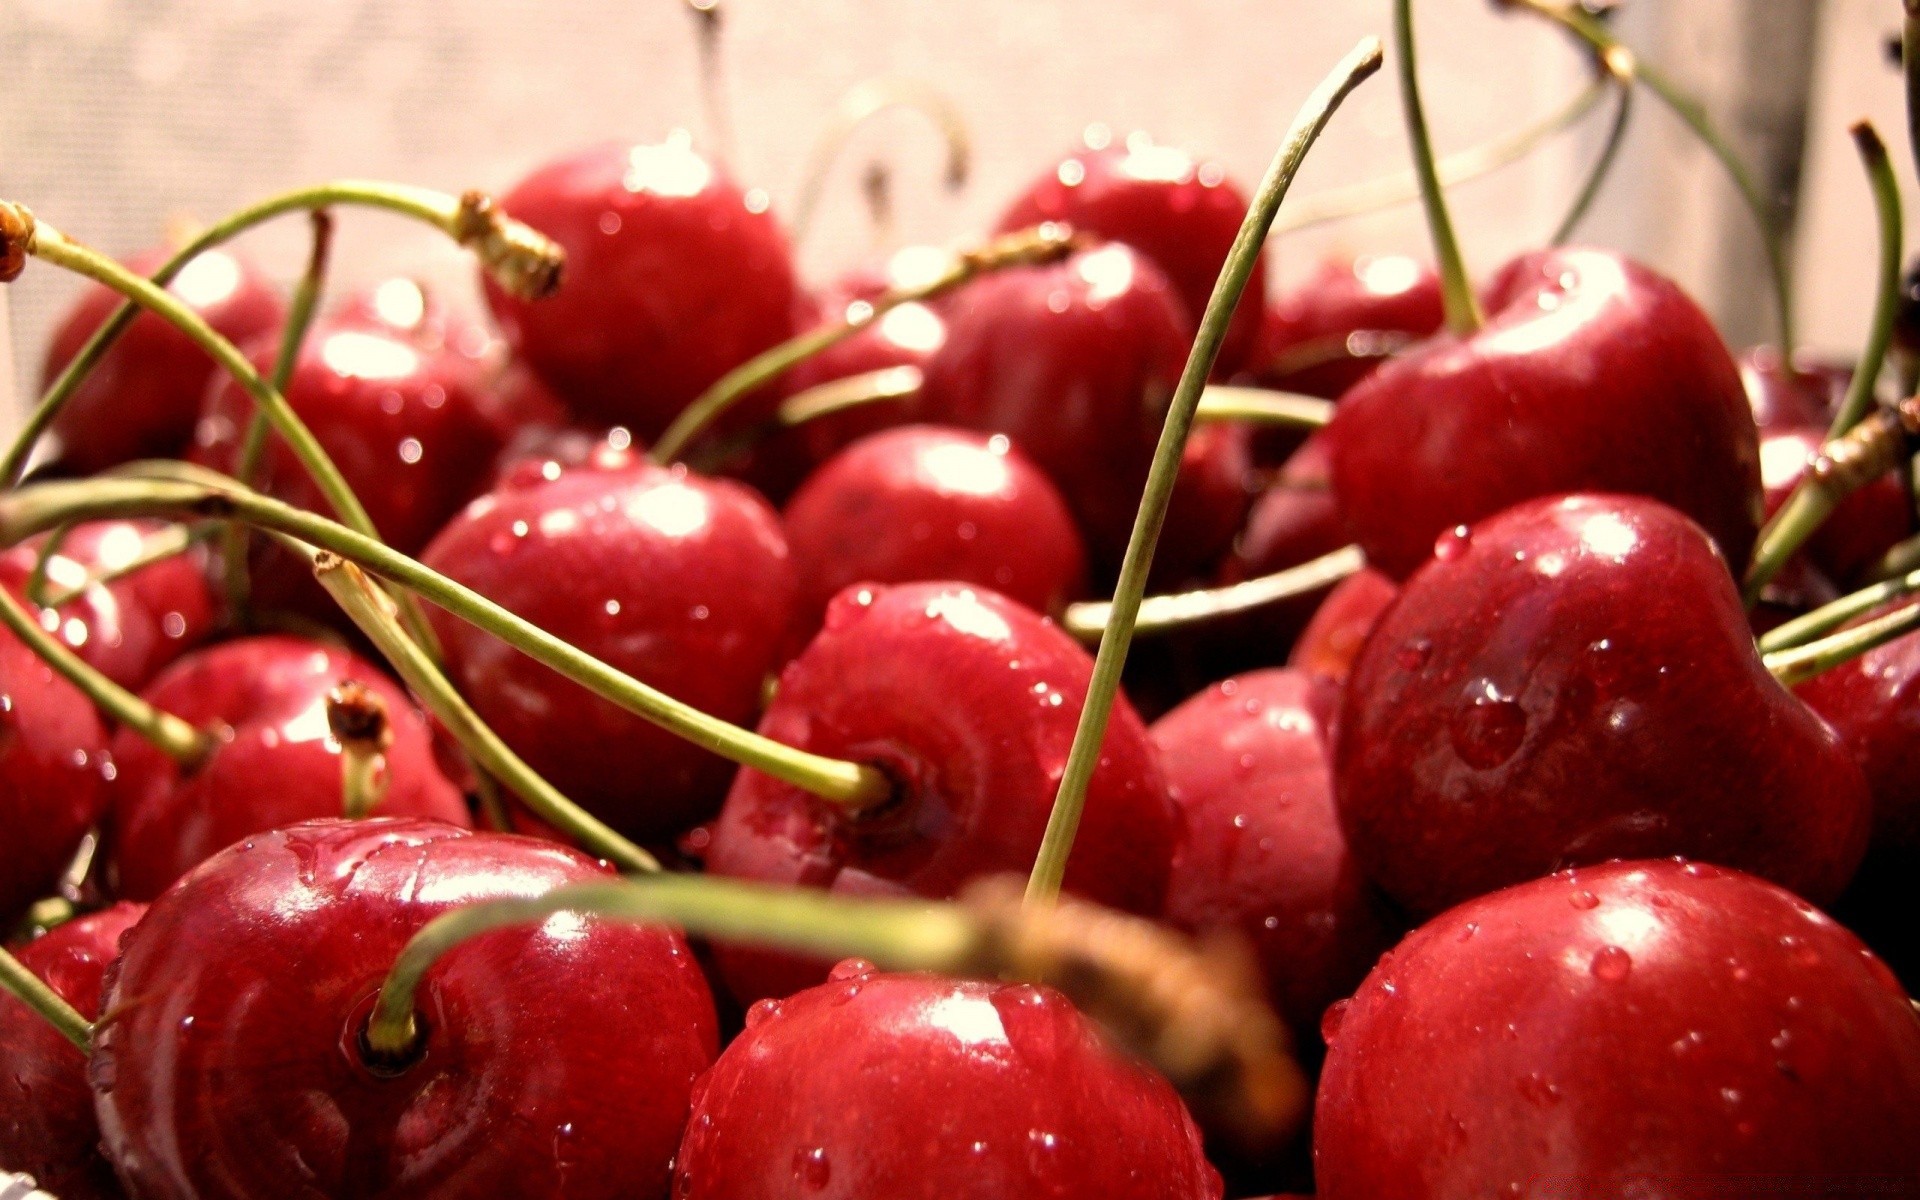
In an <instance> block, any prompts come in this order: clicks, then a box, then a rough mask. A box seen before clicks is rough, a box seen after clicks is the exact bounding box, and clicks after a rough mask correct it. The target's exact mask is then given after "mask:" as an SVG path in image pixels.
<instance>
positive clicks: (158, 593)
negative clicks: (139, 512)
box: [0, 521, 218, 690]
mask: <svg viewBox="0 0 1920 1200" xmlns="http://www.w3.org/2000/svg"><path fill="white" fill-rule="evenodd" d="M168 529H169V527H168V526H165V525H162V524H160V523H159V522H156V521H89V522H86V523H85V524H81V525H76V526H74V527H73V528H72V529H70V530H68V531H67V532H66V534H65V536H63V537H62V538H61V539H60V545H59V548H58V552H57V553H55V554H54V555H53V556H52V557H51V558H49V559H48V560H47V569H46V585H47V590H48V592H49V593H63V592H66V591H68V590H71V589H74V588H79V589H80V591H79V592H78V594H76V595H75V596H74V597H73V599H72V600H70V601H68V602H66V603H65V604H62V605H60V606H59V607H57V608H55V609H43V610H41V612H40V616H41V619H42V620H43V621H46V622H48V624H49V626H50V627H51V626H52V625H53V624H54V623H56V622H57V626H58V627H57V629H55V632H56V633H58V635H59V637H60V639H61V640H62V641H63V642H65V643H66V644H67V645H68V646H69V647H71V648H72V650H73V651H74V653H76V654H78V655H79V656H80V657H81V658H82V659H83V660H85V661H86V662H87V663H88V664H89V665H90V666H92V667H93V668H94V669H95V670H97V671H99V672H100V673H101V674H103V675H105V676H106V677H107V678H109V679H111V680H113V681H114V682H115V683H118V684H120V685H122V686H123V687H128V688H133V689H136V690H137V689H139V688H141V687H144V686H146V683H147V681H148V680H150V679H152V678H153V676H154V674H155V673H156V672H158V671H159V670H160V668H162V667H164V666H166V665H167V664H168V663H170V662H172V661H173V660H174V659H175V658H178V657H179V656H180V655H181V654H183V653H185V652H186V651H188V650H191V649H192V648H193V647H194V646H196V645H198V644H199V643H201V642H203V641H205V640H206V639H207V638H208V637H209V636H211V635H212V633H213V627H214V624H215V622H216V620H217V619H218V612H217V610H216V604H215V601H214V597H213V592H212V590H211V589H210V588H209V587H208V584H207V575H206V565H207V564H206V557H207V556H206V553H205V552H204V551H203V550H202V549H201V548H200V547H198V546H192V547H188V548H187V549H185V550H183V551H181V552H180V553H178V554H172V555H168V556H167V557H165V558H161V559H158V560H156V561H154V562H152V563H150V564H148V565H146V566H143V567H140V568H139V569H138V570H135V571H131V572H129V573H127V574H125V575H122V576H120V577H119V578H116V579H112V580H110V581H108V582H105V583H101V582H94V580H96V579H97V578H98V577H99V576H100V575H101V574H102V573H104V572H110V571H118V570H120V569H121V568H123V567H125V566H127V565H128V564H129V563H132V562H133V561H135V560H136V559H137V558H138V557H139V556H140V555H141V554H142V553H144V552H145V550H146V548H147V545H148V543H149V540H150V539H154V538H158V537H162V536H165V535H166V531H167V530H168ZM46 542H47V539H46V537H37V538H32V539H29V540H28V541H26V542H24V543H22V544H20V545H18V546H15V547H13V548H12V549H11V550H8V551H7V552H6V553H4V554H0V584H4V585H5V586H7V587H9V588H11V589H12V590H13V592H14V593H15V594H16V595H19V596H21V597H22V598H25V597H26V584H27V580H28V579H29V578H30V577H31V576H32V574H33V565H34V563H35V562H36V561H37V560H38V559H39V556H40V554H41V551H42V550H43V548H44V547H45V545H46Z"/></svg>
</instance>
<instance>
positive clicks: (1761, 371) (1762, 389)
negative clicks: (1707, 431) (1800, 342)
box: [1740, 346, 1853, 435]
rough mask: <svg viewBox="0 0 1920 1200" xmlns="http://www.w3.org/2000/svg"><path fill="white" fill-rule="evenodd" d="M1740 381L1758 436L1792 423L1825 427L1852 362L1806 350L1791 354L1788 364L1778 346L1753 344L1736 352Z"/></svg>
mask: <svg viewBox="0 0 1920 1200" xmlns="http://www.w3.org/2000/svg"><path fill="white" fill-rule="evenodd" d="M1740 382H1741V383H1742V384H1743V385H1745V387H1746V389H1747V403H1748V404H1749V405H1750V406H1751V407H1752V409H1753V422H1754V424H1755V425H1758V426H1759V427H1760V432H1761V434H1762V435H1765V434H1767V433H1770V432H1771V431H1773V430H1775V429H1780V428H1791V427H1796V426H1814V427H1817V428H1820V429H1825V428H1826V427H1827V426H1828V425H1830V424H1832V423H1833V414H1834V413H1836V412H1838V411H1839V410H1840V402H1841V401H1842V400H1844V399H1845V398H1846V394H1847V385H1848V384H1850V383H1852V382H1853V367H1852V365H1851V364H1848V363H1844V362H1838V361H1835V360H1832V359H1822V358H1814V357H1812V356H1810V355H1806V354H1797V355H1795V356H1794V362H1793V365H1792V366H1791V367H1789V366H1788V365H1787V363H1786V360H1785V359H1783V358H1782V357H1781V356H1780V350H1779V348H1778V347H1776V346H1755V347H1753V348H1752V349H1751V350H1748V351H1747V352H1746V353H1745V354H1743V355H1741V356H1740Z"/></svg>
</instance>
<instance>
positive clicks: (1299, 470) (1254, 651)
mask: <svg viewBox="0 0 1920 1200" xmlns="http://www.w3.org/2000/svg"><path fill="white" fill-rule="evenodd" d="M1348 541H1349V539H1348V537H1347V531H1346V528H1345V525H1344V523H1343V522H1342V521H1341V520H1340V510H1339V507H1338V506H1337V505H1336V504H1335V503H1334V498H1333V491H1332V487H1331V483H1330V481H1329V475H1328V466H1327V443H1326V441H1325V439H1323V438H1321V437H1318V436H1315V437H1312V438H1309V439H1307V441H1306V442H1305V443H1303V444H1302V445H1301V446H1300V448H1299V449H1298V450H1295V451H1294V452H1293V454H1292V455H1291V456H1290V457H1289V458H1288V459H1287V461H1286V463H1285V464H1284V465H1283V466H1282V467H1281V468H1280V470H1279V471H1278V472H1276V473H1275V475H1274V476H1273V479H1272V480H1271V482H1269V483H1268V484H1267V486H1266V487H1265V488H1264V489H1263V490H1262V491H1261V493H1260V495H1259V496H1258V497H1257V498H1256V499H1255V500H1254V501H1253V507H1252V510H1251V511H1250V512H1249V513H1248V514H1247V521H1246V525H1245V527H1244V528H1242V529H1241V530H1240V534H1239V536H1238V537H1237V538H1235V539H1234V542H1233V552H1232V553H1231V554H1229V555H1228V556H1227V557H1226V559H1225V560H1224V561H1223V562H1222V563H1221V564H1220V569H1219V572H1218V582H1219V583H1222V584H1233V583H1240V582H1243V581H1245V580H1248V579H1253V578H1255V577H1257V576H1261V575H1268V574H1271V573H1273V572H1275V571H1283V570H1285V569H1287V568H1288V567H1297V566H1299V565H1300V564H1302V563H1304V562H1307V561H1309V560H1311V559H1315V558H1318V557H1320V556H1321V555H1323V554H1329V553H1331V552H1333V551H1335V550H1338V549H1340V548H1341V547H1342V546H1345V545H1347V544H1348ZM1324 595H1325V593H1324V592H1320V593H1314V594H1311V595H1306V596H1300V597H1297V598H1295V599H1292V600H1286V601H1282V602H1281V603H1278V604H1270V605H1267V606H1266V607H1264V608H1262V609H1259V610H1257V611H1255V612H1251V613H1247V614H1246V615H1244V616H1241V617H1237V618H1233V619H1231V620H1228V621H1223V622H1219V623H1218V624H1217V627H1216V628H1213V629H1210V630H1207V631H1205V633H1204V640H1205V641H1206V642H1207V643H1208V645H1209V646H1210V648H1212V649H1213V651H1214V653H1215V654H1216V656H1217V657H1220V658H1222V659H1223V660H1224V661H1230V662H1232V663H1234V667H1233V669H1234V670H1244V669H1246V668H1247V667H1254V666H1271V665H1273V664H1275V663H1279V662H1281V661H1282V660H1284V659H1285V657H1286V654H1287V648H1288V647H1289V646H1291V645H1293V642H1294V639H1295V638H1297V637H1298V636H1299V635H1300V631H1301V629H1302V628H1304V627H1305V626H1306V623H1307V621H1308V620H1309V619H1310V618H1311V617H1312V616H1313V613H1314V610H1315V608H1316V607H1317V606H1318V604H1319V602H1320V599H1321V597H1322V596H1324Z"/></svg>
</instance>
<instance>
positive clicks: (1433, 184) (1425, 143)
mask: <svg viewBox="0 0 1920 1200" xmlns="http://www.w3.org/2000/svg"><path fill="white" fill-rule="evenodd" d="M1393 46H1394V50H1395V52H1396V57H1397V59H1398V62H1399V68H1400V109H1401V113H1402V114H1403V116H1404V117H1405V119H1406V125H1407V140H1408V141H1409V142H1411V143H1412V144H1413V169H1414V173H1415V174H1416V175H1417V176H1418V177H1419V179H1420V205H1421V207H1422V208H1424V209H1425V210H1426V213H1427V232H1428V233H1429V234H1431V235H1432V237H1433V256H1434V261H1435V265H1436V267H1437V268H1438V269H1439V272H1440V299H1441V303H1442V305H1443V306H1444V308H1445V311H1446V317H1447V328H1448V329H1449V330H1451V331H1452V332H1453V334H1454V335H1455V336H1457V337H1466V336H1467V335H1469V334H1471V333H1473V332H1474V331H1476V330H1478V329H1479V328H1480V326H1482V325H1484V324H1486V316H1485V314H1483V313H1482V312H1481V311H1480V300H1479V298H1478V297H1476V296H1475V295H1474V294H1473V279H1472V277H1471V276H1469V275H1468V274H1467V263H1466V259H1465V258H1463V257H1462V256H1461V254H1460V241H1459V238H1457V237H1456V236H1455V235H1454V231H1453V219H1452V218H1451V217H1450V216H1448V215H1447V201H1446V195H1445V193H1444V192H1443V191H1442V189H1441V187H1440V173H1439V170H1438V168H1436V167H1435V166H1434V158H1433V140H1432V138H1431V137H1430V136H1429V135H1428V132H1427V114H1426V108H1425V106H1424V105H1423V104H1422V103H1421V100H1420V71H1419V64H1418V62H1417V61H1416V59H1415V56H1414V47H1413V0H1394V5H1393Z"/></svg>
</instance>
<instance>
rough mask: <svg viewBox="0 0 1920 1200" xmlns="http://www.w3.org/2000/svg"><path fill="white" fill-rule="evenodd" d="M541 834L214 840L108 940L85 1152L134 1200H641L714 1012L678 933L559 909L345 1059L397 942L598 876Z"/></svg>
mask: <svg viewBox="0 0 1920 1200" xmlns="http://www.w3.org/2000/svg"><path fill="white" fill-rule="evenodd" d="M609 875H610V872H609V871H608V870H607V868H606V867H605V865H604V864H596V863H594V862H593V861H591V860H589V859H587V858H586V857H584V856H582V855H580V854H578V853H575V852H574V851H571V850H568V849H566V848H565V847H562V846H556V845H553V844H552V843H549V842H543V841H538V840H535V839H532V838H523V837H518V836H515V835H511V834H473V833H468V832H466V831H464V830H459V829H455V828H453V827H451V826H448V825H443V824H440V823H438V822H433V821H419V820H387V819H379V820H371V821H314V822H309V823H307V824H303V825H295V826H292V827H291V828H288V829H282V830H276V831H274V832H272V833H266V834H262V835H260V836H259V837H257V838H251V839H249V840H247V841H245V842H241V843H240V844H238V845H236V846H233V847H231V848H229V849H228V850H226V851H224V852H222V853H221V854H219V855H217V856H215V857H214V858H212V859H210V860H208V861H207V862H206V863H205V864H203V865H202V866H201V868H200V869H199V870H197V871H195V872H194V873H193V874H191V875H189V876H188V877H187V878H185V879H184V880H182V881H181V882H180V884H179V885H178V886H176V887H174V888H172V889H171V890H169V891H168V892H167V893H166V894H165V895H163V896H161V897H160V899H158V900H156V901H155V902H154V904H153V907H152V908H151V909H150V910H149V911H148V913H147V916H146V918H145V919H144V920H142V921H141V923H140V924H139V925H138V926H136V927H135V928H134V930H133V932H132V934H130V935H129V936H128V938H127V939H126V944H125V948H124V951H123V953H122V956H121V959H120V962H119V964H118V965H117V966H116V967H115V968H114V970H113V972H112V973H111V974H110V975H109V978H108V981H107V992H106V997H105V999H104V1001H103V1008H104V1009H105V1010H107V1011H112V1012H115V1013H116V1014H117V1016H116V1018H115V1019H114V1020H113V1021H110V1022H107V1023H105V1024H103V1026H102V1027H101V1029H100V1031H99V1033H98V1035H97V1036H96V1040H95V1045H94V1052H93V1059H92V1063H91V1071H92V1077H93V1088H94V1096H95V1104H96V1108H97V1110H98V1112H99V1115H100V1128H101V1133H102V1134H103V1136H104V1138H105V1142H106V1147H107V1153H108V1155H109V1156H110V1157H111V1158H112V1159H113V1161H114V1163H115V1165H116V1166H118V1168H119V1170H120V1174H121V1176H122V1178H123V1179H125V1181H126V1182H127V1185H128V1188H129V1190H130V1191H131V1192H133V1193H134V1194H136V1195H139V1196H151V1197H189V1196H192V1197H206V1198H208V1200H212V1198H215V1197H259V1196H314V1197H318V1196H375V1195H378V1196H385V1197H396V1198H397V1197H416V1196H418V1197H427V1196H431V1197H436V1198H438V1197H466V1196H476V1197H477V1196H557V1197H602V1196H607V1197H612V1196H658V1195H664V1194H665V1190H666V1185H667V1172H668V1169H669V1164H670V1162H671V1159H672V1156H673V1151H674V1147H675V1146H676V1145H677V1144H678V1142H679V1139H680V1135H681V1132H682V1130H683V1129H684V1128H685V1125H686V1119H687V1106H688V1101H689V1096H690V1094H691V1091H692V1086H693V1080H694V1077H695V1076H696V1075H698V1074H699V1073H700V1072H701V1071H702V1070H704V1069H705V1068H706V1067H707V1066H708V1065H709V1064H710V1063H711V1062H712V1061H713V1056H714V1048H715V1037H716V1033H715V1023H714V1013H713V1000H712V997H711V995H710V994H709V993H708V991H707V988H706V984H705V981H704V980H703V979H702V978H701V976H700V970H699V968H698V967H697V966H696V965H695V963H694V961H693V956H692V954H691V953H690V952H689V951H688V949H687V946H686V943H685V941H684V940H683V939H682V938H681V937H680V935H679V934H678V933H676V932H673V931H671V930H668V929H665V928H662V927H660V926H642V925H635V924H627V923H622V922H617V921H604V920H599V919H596V918H593V917H574V916H559V917H554V918H551V919H549V920H547V921H545V922H543V923H541V924H539V925H527V926H515V927H510V928H505V929H500V930H496V931H494V932H492V933H489V934H486V935H484V936H482V937H479V938H475V939H473V940H470V941H467V942H465V943H462V944H461V945H459V946H457V947H455V948H454V949H453V950H451V951H450V952H448V953H447V954H446V955H445V956H444V957H442V958H441V959H440V961H439V962H438V964H437V965H435V966H434V968H433V969H432V970H430V971H429V972H428V973H427V975H426V977H425V979H424V980H423V981H422V983H421V986H420V992H419V995H418V998H417V1012H418V1013H419V1018H420V1025H421V1029H422V1031H423V1036H424V1042H423V1044H422V1046H421V1047H420V1049H419V1053H418V1055H417V1056H416V1057H415V1058H414V1059H413V1060H412V1061H411V1062H410V1063H407V1064H405V1065H403V1066H401V1067H399V1068H398V1069H396V1068H395V1067H394V1066H391V1065H386V1064H380V1065H377V1066H376V1065H373V1064H370V1063H369V1062H368V1059H367V1056H366V1054H365V1052H364V1051H363V1049H362V1046H363V1042H362V1037H363V1035H364V1031H365V1025H366V1021H367V1017H368V1015H369V1012H370V1010H371V1008H372V1003H373V997H374V995H375V993H376V992H377V990H378V988H379V986H380V983H381V981H382V980H383V979H384V978H385V976H386V973H387V971H388V970H389V969H390V968H391V967H392V966H393V962H394V959H395V958H396V957H397V956H398V955H399V953H400V950H401V948H402V947H403V946H405V945H406V943H407V940H408V939H409V938H410V937H411V936H412V935H413V934H414V933H415V932H417V931H418V930H419V929H420V928H421V926H423V925H425V924H426V923H427V922H428V921H430V920H432V919H433V918H434V917H436V916H439V915H440V914H442V913H444V912H447V911H449V910H450V909H453V908H456V907H459V906H461V905H464V904H470V903H475V902H478V901H484V900H491V899H496V898H505V897H528V896H537V895H541V894H543V893H545V892H548V891H551V890H552V889H554V888H556V887H560V886H563V885H566V884H574V883H587V882H594V881H598V880H603V879H606V878H608V877H609Z"/></svg>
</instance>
